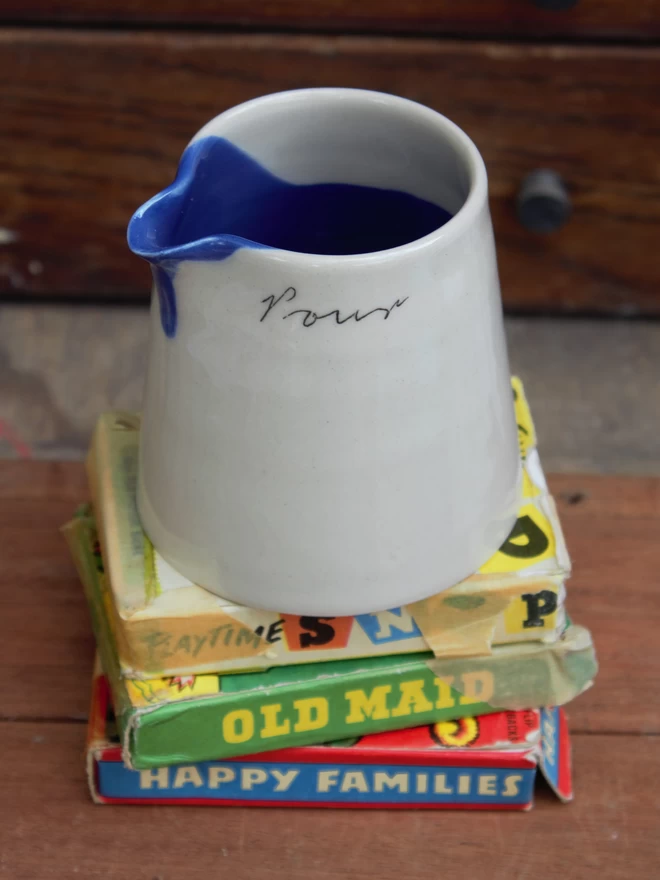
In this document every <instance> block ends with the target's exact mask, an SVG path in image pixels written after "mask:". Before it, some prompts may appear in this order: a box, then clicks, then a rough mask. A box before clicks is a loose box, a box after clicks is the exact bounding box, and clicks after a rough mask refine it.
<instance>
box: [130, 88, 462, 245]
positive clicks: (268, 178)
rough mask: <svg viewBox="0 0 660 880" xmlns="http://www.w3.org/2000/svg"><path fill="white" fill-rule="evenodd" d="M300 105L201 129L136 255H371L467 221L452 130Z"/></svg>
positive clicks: (143, 219) (410, 119)
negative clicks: (253, 251)
mask: <svg viewBox="0 0 660 880" xmlns="http://www.w3.org/2000/svg"><path fill="white" fill-rule="evenodd" d="M296 94H298V95H300V96H304V97H301V99H300V100H294V99H293V98H292V99H291V100H290V101H281V102H277V101H273V102H266V103H261V102H258V101H257V102H252V103H251V104H246V105H243V107H240V108H237V111H234V112H230V113H228V114H223V115H221V116H219V117H217V118H216V119H215V120H213V121H212V122H211V123H209V125H208V126H206V127H205V128H204V129H202V131H201V132H200V134H199V135H198V136H197V137H196V138H195V139H194V140H193V142H192V143H191V144H190V146H189V147H188V148H187V149H186V151H185V153H184V155H183V157H182V160H181V163H180V166H179V172H178V175H177V179H176V181H175V183H174V184H173V185H172V186H171V187H169V188H168V189H167V190H165V191H164V192H163V193H161V194H160V195H159V196H157V197H156V198H155V199H152V200H151V202H149V203H147V205H145V206H144V208H143V209H141V211H140V212H138V214H137V215H136V218H135V219H134V221H133V223H132V226H133V227H134V228H133V230H132V236H131V231H130V230H129V241H130V244H131V247H132V248H133V250H135V251H137V252H138V253H140V252H141V253H142V255H143V256H146V257H147V258H149V257H150V256H151V257H152V259H153V258H154V257H156V254H157V253H158V252H160V256H161V257H162V258H165V257H166V256H170V257H173V258H181V257H183V253H182V251H185V252H186V256H188V257H189V258H192V259H195V258H197V259H200V258H201V259H204V258H207V259H209V258H215V259H217V258H219V257H221V256H222V255H223V253H221V252H220V251H222V249H223V248H224V251H226V253H224V255H225V256H226V255H228V254H229V253H230V252H232V251H233V250H235V249H236V247H241V246H244V247H245V246H248V247H249V246H252V247H255V246H256V247H267V248H280V249H283V250H287V251H295V252H299V253H308V254H335V255H342V254H362V253H371V252H375V251H382V250H387V249H390V248H393V247H398V246H400V245H404V244H408V243H410V242H412V241H415V240H417V239H419V238H422V237H424V236H425V235H428V234H429V233H431V232H433V231H435V230H436V229H438V228H440V227H441V226H442V225H443V224H444V223H446V222H447V221H448V220H449V219H450V218H451V217H452V215H453V214H455V213H456V212H457V211H458V210H460V208H461V207H462V205H463V204H464V202H465V200H466V198H467V195H468V193H469V189H470V185H471V176H472V175H471V169H470V167H469V164H470V161H469V157H467V156H466V155H464V152H463V151H462V149H461V146H462V145H461V144H460V142H459V140H458V139H457V138H453V137H452V132H451V130H450V129H449V130H448V131H447V132H441V131H439V129H438V126H437V124H436V123H435V122H434V121H433V120H429V119H428V116H425V115H420V116H419V117H418V116H417V115H416V114H415V113H412V114H408V113H406V112H405V109H404V110H403V111H402V110H401V109H400V108H399V107H397V106H394V107H393V106H392V105H391V104H389V103H387V102H382V103H380V102H379V101H378V100H369V101H365V99H364V97H362V96H363V95H364V93H360V92H355V93H350V92H343V93H342V94H341V96H337V97H335V98H334V99H333V98H332V97H328V96H326V97H323V99H321V98H320V96H318V95H316V96H315V95H313V94H312V93H309V92H301V93H290V95H292V96H294V95H296ZM347 96H348V97H347ZM283 97H284V96H283ZM401 103H402V104H403V105H404V108H405V107H406V106H408V102H401ZM410 106H413V107H414V106H416V105H410ZM434 116H435V115H434ZM435 118H436V119H441V117H437V116H436V117H435ZM140 223H141V224H142V226H143V227H144V228H143V229H142V230H140V229H139V228H138V227H139V226H140ZM131 237H132V240H131ZM147 238H148V241H147V240H146V239H147ZM140 239H142V241H140ZM204 242H207V244H208V245H209V246H210V249H211V252H210V253H208V254H207V255H205V254H204V253H203V251H204V248H203V247H201V249H200V245H203V243H204ZM211 242H212V243H213V244H212V245H211ZM193 245H197V246H196V247H195V250H196V253H195V254H193V253H190V249H191V246H193ZM219 246H220V251H219ZM147 251H151V253H150V254H149V253H147ZM166 252H169V253H168V254H166ZM154 261H155V262H157V261H158V260H157V258H156V259H155V260H154Z"/></svg>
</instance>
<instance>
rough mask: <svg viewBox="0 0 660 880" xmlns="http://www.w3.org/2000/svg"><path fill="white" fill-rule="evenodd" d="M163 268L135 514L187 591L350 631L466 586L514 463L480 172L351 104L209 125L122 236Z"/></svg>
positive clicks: (445, 127) (378, 110)
mask: <svg viewBox="0 0 660 880" xmlns="http://www.w3.org/2000/svg"><path fill="white" fill-rule="evenodd" d="M128 240H129V245H130V247H131V249H132V250H133V251H134V252H135V253H136V254H138V255H140V256H141V257H143V258H145V259H146V260H148V261H149V262H150V263H151V266H152V270H153V279H154V295H153V304H152V326H151V340H150V352H149V363H148V376H147V383H146V388H145V397H144V408H143V416H142V428H141V443H140V466H139V481H138V482H139V485H138V507H139V512H140V515H141V518H142V522H143V525H144V528H145V530H146V532H147V534H148V535H149V537H150V538H151V540H152V541H153V543H154V545H155V547H156V548H157V550H158V551H159V552H160V553H161V554H162V556H163V557H164V558H165V559H166V560H167V561H168V562H169V563H170V564H172V565H173V566H174V567H175V568H176V569H178V570H179V571H180V572H181V573H182V574H184V575H185V576H187V577H188V578H190V579H191V580H193V581H195V582H196V583H198V584H200V585H202V586H204V587H206V588H208V589H209V590H211V591H213V592H215V593H218V594H220V595H222V596H224V597H226V598H229V599H232V600H235V601H236V602H239V603H242V604H246V605H251V606H255V607H259V608H267V609H270V610H275V611H279V612H287V613H293V614H309V615H317V616H321V615H352V614H359V613H361V612H369V611H376V610H381V609H385V608H391V607H394V606H399V605H401V604H405V603H410V602H413V601H415V600H418V599H421V598H423V597H426V596H428V595H431V594H433V593H437V592H439V591H441V590H443V589H445V588H447V587H450V586H451V585H453V584H455V583H456V582H458V581H459V580H461V579H463V578H465V577H467V576H468V575H470V574H471V573H472V572H474V571H475V570H476V569H477V568H478V567H479V566H480V565H481V564H482V563H484V562H485V561H486V560H487V559H488V558H489V557H490V556H491V555H492V554H493V553H494V552H495V551H496V549H497V548H498V547H499V545H500V544H501V543H502V542H503V541H504V540H505V538H506V537H507V535H508V534H509V531H510V529H511V528H512V526H513V523H514V520H515V516H516V510H517V506H518V499H519V483H520V460H519V454H518V446H517V431H516V424H515V419H514V413H513V401H512V392H511V385H510V376H509V367H508V362H507V352H506V345H505V338H504V332H503V323H502V313H501V301H500V289H499V282H498V274H497V265H496V259H495V249H494V243H493V234H492V229H491V221H490V216H489V210H488V200H487V179H486V171H485V167H484V163H483V161H482V159H481V156H480V154H479V152H478V151H477V149H476V147H475V146H474V144H473V143H472V142H471V141H470V139H469V138H468V137H467V135H466V134H465V133H463V132H462V131H461V130H460V129H459V128H458V127H457V126H456V125H454V124H453V123H452V122H450V121H449V120H448V119H446V118H445V117H443V116H441V115H440V114H438V113H436V112H434V111H432V110H430V109H428V108H426V107H423V106H421V105H419V104H416V103H414V102H411V101H408V100H405V99H402V98H398V97H393V96H391V95H385V94H379V93H374V92H367V91H361V90H351V89H311V90H301V91H293V92H285V93H280V94H276V95H271V96H267V97H263V98H258V99H256V100H253V101H249V102H248V103H246V104H243V105H240V106H238V107H235V108H234V109H231V110H229V111H227V112H225V113H222V114H221V115H220V116H218V117H216V118H215V119H213V120H212V121H211V122H209V123H208V124H207V125H206V126H205V127H204V128H202V129H201V131H200V132H199V133H198V134H197V135H195V137H194V138H193V140H192V141H191V143H190V144H189V146H188V147H187V148H186V150H185V152H184V154H183V157H182V159H181V163H180V166H179V170H178V174H177V177H176V180H175V182H174V183H173V184H172V185H171V186H169V187H168V188H167V189H165V190H164V191H163V192H161V193H160V194H158V195H157V196H155V197H154V198H152V199H151V200H150V201H149V202H147V203H146V204H145V205H143V206H142V207H141V208H140V209H139V210H138V211H137V213H136V214H135V216H134V217H133V219H132V220H131V223H130V226H129V233H128Z"/></svg>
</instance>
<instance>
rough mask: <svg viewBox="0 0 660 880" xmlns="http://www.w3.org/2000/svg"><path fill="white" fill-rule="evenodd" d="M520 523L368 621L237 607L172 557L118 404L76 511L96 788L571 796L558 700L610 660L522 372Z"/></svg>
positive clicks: (206, 795)
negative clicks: (543, 786) (574, 619)
mask: <svg viewBox="0 0 660 880" xmlns="http://www.w3.org/2000/svg"><path fill="white" fill-rule="evenodd" d="M512 386H513V395H514V399H515V407H516V417H517V422H518V431H519V438H520V453H521V457H522V461H523V498H522V502H521V507H520V511H519V515H518V519H517V522H516V524H515V526H514V528H513V530H512V531H511V534H510V535H509V537H508V539H507V540H506V541H505V543H504V544H503V545H502V547H501V548H500V550H499V551H498V552H497V553H496V554H495V556H494V557H493V558H492V559H490V560H489V561H488V562H487V563H486V564H485V565H484V566H483V567H482V568H481V569H480V570H479V571H478V572H477V573H476V574H474V575H473V576H472V577H470V578H468V579H466V580H465V581H462V582H461V583H459V584H457V585H456V586H455V587H453V588H451V589H450V590H447V591H445V592H443V593H440V594H438V595H436V596H432V597H431V598H429V599H425V600H423V601H420V602H415V603H414V604H412V605H408V606H405V607H401V608H393V609H390V610H387V611H379V612H374V613H373V614H360V615H357V616H356V617H321V618H320V617H310V616H296V615H290V614H278V613H277V612H275V611H273V612H267V611H261V610H256V609H252V608H247V607H244V606H240V605H236V604H235V603H232V602H229V601H226V600H224V599H221V598H219V597H218V596H216V595H213V594H211V593H209V592H207V591H206V590H204V589H202V588H201V587H199V586H197V585H195V584H193V583H191V582H190V581H188V580H186V578H184V577H183V576H181V575H180V574H179V573H178V572H177V571H175V570H174V569H173V568H172V567H171V566H170V565H168V564H167V562H165V560H164V559H163V558H162V557H161V556H160V555H159V554H158V552H157V551H156V550H155V549H154V547H153V546H152V544H151V543H150V541H149V540H148V538H147V536H146V535H145V534H144V532H143V530H142V527H141V524H140V521H139V517H138V513H137V508H136V502H135V493H136V481H137V466H138V440H139V417H138V416H136V415H134V414H130V413H120V412H115V413H107V414H105V415H103V416H102V417H101V418H100V420H99V423H98V426H97V429H96V432H95V435H94V438H93V441H92V446H91V450H90V455H89V458H88V473H89V484H90V492H91V498H92V504H91V505H89V506H86V507H85V508H83V509H81V510H79V511H78V512H77V514H76V516H75V517H74V518H73V520H72V521H71V522H70V523H68V524H67V525H66V526H65V527H64V533H65V536H66V538H67V541H68V544H69V547H70V549H71V553H72V555H73V558H74V560H75V562H76V565H77V568H78V571H79V573H80V577H81V580H82V583H83V586H84V589H85V594H86V597H87V601H88V604H89V608H90V612H91V617H92V624H93V628H94V633H95V636H96V641H97V646H98V654H99V657H98V660H97V668H96V670H95V672H94V682H93V699H92V710H91V717H90V723H89V741H88V776H89V783H90V788H91V792H92V796H93V798H94V799H95V800H96V801H98V802H99V803H181V804H202V803H203V804H259V805H264V804H280V805H293V806H301V805H304V806H326V807H327V806H334V807H340V806H346V807H411V808H412V807H414V808H418V807H423V808H441V807H462V808H466V807H468V808H476V809H484V808H497V809H523V808H526V807H529V806H530V805H531V803H532V799H533V786H534V778H535V775H536V771H537V768H538V769H540V770H541V772H542V773H543V775H544V776H545V777H546V779H547V780H548V782H549V783H550V785H551V787H552V789H553V790H554V791H555V792H556V794H557V795H558V796H559V797H560V798H561V799H562V800H570V798H571V796H572V790H571V775H570V748H569V742H568V734H567V728H566V721H565V717H564V714H563V711H562V709H561V708H558V707H561V706H563V705H564V704H566V703H567V702H569V701H570V700H572V699H573V698H574V697H576V696H578V694H580V693H582V691H584V690H585V689H586V688H588V687H589V686H590V685H591V683H592V681H593V679H594V676H595V674H596V660H595V655H594V649H593V645H592V641H591V636H590V634H589V632H588V631H587V630H586V629H584V628H583V627H580V626H577V625H575V624H573V623H571V622H570V621H569V619H568V617H567V615H566V608H565V599H566V592H565V584H566V580H567V578H568V575H569V573H570V562H569V558H568V554H567V551H566V547H565V544H564V539H563V536H562V532H561V527H560V524H559V520H558V517H557V511H556V508H555V504H554V502H553V499H552V497H551V495H550V494H549V492H548V488H547V485H546V482H545V479H544V476H543V471H542V469H541V465H540V461H539V456H538V452H537V449H536V435H535V431H534V426H533V423H532V420H531V417H530V413H529V409H528V405H527V401H526V399H525V395H524V391H523V388H522V385H521V383H520V381H519V380H518V379H515V378H514V379H513V380H512Z"/></svg>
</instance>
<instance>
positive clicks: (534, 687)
mask: <svg viewBox="0 0 660 880" xmlns="http://www.w3.org/2000/svg"><path fill="white" fill-rule="evenodd" d="M64 533H65V536H66V538H67V541H68V543H69V546H70V549H71V552H72V555H73V558H74V560H75V562H76V564H77V567H78V570H79V572H80V576H81V579H82V581H83V584H84V587H85V592H86V595H87V599H88V602H89V606H90V611H91V614H92V622H93V627H94V631H95V635H96V639H97V643H98V647H99V651H100V653H101V658H102V662H103V667H104V669H105V671H106V674H107V676H108V679H109V682H110V687H111V690H112V695H113V703H114V706H115V711H116V715H117V722H118V727H119V731H120V736H121V742H122V748H123V755H124V760H125V762H126V764H127V765H128V766H129V767H132V768H135V769H147V768H150V767H161V766H163V765H167V764H175V763H181V762H190V761H204V760H218V759H224V758H230V757H238V756H241V755H249V754H254V753H257V752H266V751H271V750H275V749H282V748H285V747H290V746H303V745H312V744H315V743H324V742H328V741H331V740H336V739H342V738H350V737H357V736H363V735H365V734H368V733H377V732H379V731H385V730H396V729H400V728H406V727H412V726H418V725H421V724H426V723H432V722H437V721H444V720H451V719H454V718H459V717H462V716H471V715H481V714H485V713H489V712H494V711H497V710H501V709H526V708H535V707H540V706H559V705H562V704H564V703H566V702H568V701H569V700H571V699H573V697H575V696H577V695H578V694H580V693H581V692H582V691H584V690H585V689H586V688H587V687H589V685H590V684H591V683H592V680H593V678H594V676H595V674H596V661H595V655H594V650H593V645H592V642H591V637H590V635H589V633H588V631H587V630H585V629H583V628H581V627H577V626H570V627H569V628H568V630H567V631H566V634H565V635H564V637H563V638H562V639H561V640H559V641H558V642H555V643H554V644H552V645H544V644H542V643H527V644H521V645H508V646H502V647H495V648H494V649H493V652H492V654H491V655H489V656H487V657H476V658H469V659H466V658H458V659H445V658H442V659H441V658H436V657H434V656H433V654H432V653H431V652H428V653H427V652H425V653H419V654H411V655H407V656H390V657H372V658H362V659H359V660H341V661H335V662H325V663H314V664H307V665H300V666H288V667H280V668H274V669H271V670H268V671H265V672H263V671H259V672H254V673H244V674H234V675H221V676H220V675H214V674H204V675H190V676H174V677H170V678H154V679H148V680H130V679H123V678H122V677H121V673H120V668H119V663H118V659H117V651H116V647H115V643H114V639H113V633H112V631H111V625H110V621H111V619H112V618H111V616H109V614H108V607H109V603H110V601H111V598H110V596H109V593H108V589H107V586H106V584H105V574H104V571H103V561H102V559H101V555H100V552H98V550H96V552H94V551H93V549H92V548H94V547H98V544H97V542H96V535H95V531H94V522H93V520H92V519H91V518H90V517H88V516H85V515H81V516H78V517H76V518H75V519H74V520H73V521H72V522H71V523H69V524H68V525H67V526H65V528H64Z"/></svg>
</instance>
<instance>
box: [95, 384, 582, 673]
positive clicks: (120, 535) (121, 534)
mask: <svg viewBox="0 0 660 880" xmlns="http://www.w3.org/2000/svg"><path fill="white" fill-rule="evenodd" d="M512 385H513V393H514V397H515V403H516V418H517V421H518V431H519V438H520V452H521V458H522V461H523V500H522V504H521V508H520V512H519V516H518V519H517V522H516V524H515V526H514V528H513V530H512V532H511V534H510V535H509V537H508V538H507V540H506V541H505V543H504V544H503V545H502V547H501V548H500V550H499V551H498V552H497V553H496V554H495V555H494V556H493V557H492V559H490V560H489V561H488V562H487V563H486V564H485V565H484V566H483V567H482V568H481V569H480V570H479V571H478V572H477V573H476V574H474V575H473V576H472V577H470V578H467V579H466V580H465V581H462V582H461V583H460V584H457V585H456V586H455V587H452V588H451V589H450V590H446V591H444V592H443V593H440V594H438V595H437V596H433V597H431V598H429V599H425V600H423V601H421V602H416V603H414V604H412V605H408V606H404V607H401V608H394V609H390V610H388V611H381V612H377V613H373V614H360V615H357V616H356V617H334V618H333V617H323V618H318V617H309V616H301V617H298V616H295V615H289V614H278V613H277V612H268V611H260V610H256V609H252V608H247V607H245V606H241V605H237V604H235V603H233V602H230V601H228V600H225V599H222V598H219V597H218V596H216V595H214V594H212V593H209V592H207V591H206V590H204V589H202V588H201V587H199V586H197V585H196V584H193V583H191V582H190V581H188V580H187V579H186V578H184V577H183V576H182V575H180V574H179V573H178V572H177V571H175V570H174V569H173V568H172V567H171V566H170V565H168V563H167V562H166V561H165V560H164V559H163V558H162V557H161V556H160V554H159V553H158V552H157V551H156V550H155V549H154V547H153V545H152V544H151V542H150V541H149V539H148V538H147V536H146V535H145V534H144V532H143V530H142V527H141V524H140V520H139V517H138V513H137V507H136V500H135V493H136V480H137V464H138V440H139V416H137V415H136V414H133V413H124V412H111V413H106V414H104V415H103V416H101V418H100V419H99V422H98V425H97V428H96V431H95V434H94V438H93V440H92V446H91V450H90V454H89V457H88V461H87V464H88V474H89V481H90V487H91V492H92V498H93V507H94V515H95V519H96V525H97V529H98V535H99V540H100V548H101V550H102V556H103V560H104V564H105V567H106V574H107V582H108V585H109V591H108V594H107V599H106V602H107V604H108V608H107V611H108V616H109V618H110V620H111V622H112V627H113V630H114V633H115V637H116V640H117V644H118V650H119V655H120V664H121V669H122V673H123V675H124V676H125V677H127V678H136V679H139V678H153V677H154V675H173V676H174V675H192V674H198V673H204V672H223V673H227V672H243V671H247V670H256V669H266V668H269V667H272V666H284V665H289V664H298V663H306V662H314V663H317V662H319V661H326V660H341V659H348V658H357V657H368V656H377V655H389V654H410V653H414V652H419V651H427V650H431V651H433V653H434V654H435V655H436V656H437V657H468V656H479V655H487V654H489V653H490V652H491V649H492V646H493V645H499V644H507V643H513V642H523V641H544V642H554V641H556V640H557V639H558V638H559V637H560V636H561V634H562V632H563V631H564V629H565V627H566V615H565V611H564V601H565V588H564V583H565V580H566V578H567V577H568V575H569V573H570V561H569V558H568V554H567V551H566V546H565V543H564V539H563V535H562V532H561V527H560V524H559V519H558V517H557V511H556V508H555V505H554V502H553V500H552V497H551V496H550V494H549V492H548V488H547V485H546V482H545V478H544V476H543V471H542V469H541V464H540V460H539V456H538V452H537V449H536V434H535V431H534V425H533V423H532V419H531V415H530V412H529V407H528V404H527V401H526V399H525V395H524V391H523V387H522V384H521V383H520V380H518V379H516V378H514V379H513V380H512Z"/></svg>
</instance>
